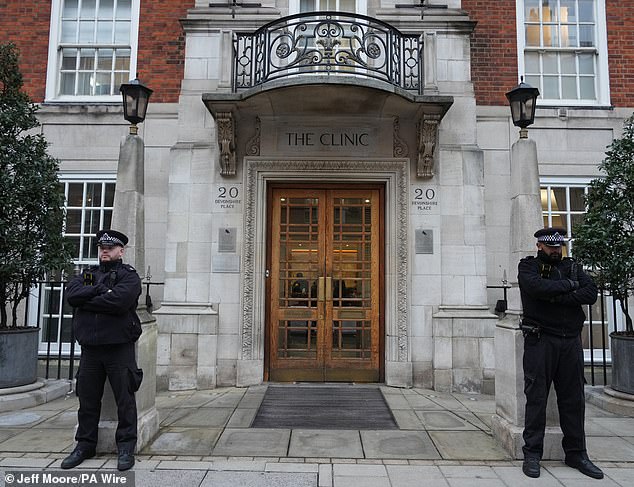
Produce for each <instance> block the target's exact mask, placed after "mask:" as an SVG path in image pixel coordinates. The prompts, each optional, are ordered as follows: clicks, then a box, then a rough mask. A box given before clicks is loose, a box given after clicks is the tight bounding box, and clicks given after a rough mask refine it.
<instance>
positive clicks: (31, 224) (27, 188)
mask: <svg viewBox="0 0 634 487" xmlns="http://www.w3.org/2000/svg"><path fill="white" fill-rule="evenodd" d="M18 61H19V55H18V51H17V48H16V47H15V45H14V44H12V43H8V44H0V329H3V328H12V327H17V326H18V325H21V324H22V323H19V322H18V305H19V304H20V302H21V301H22V300H24V299H25V298H26V297H27V296H28V295H29V291H30V289H31V288H32V286H33V285H34V284H35V283H36V282H37V281H38V280H39V279H42V278H43V277H44V276H45V274H46V272H47V271H53V270H59V269H62V268H64V267H66V266H67V265H69V264H70V253H69V251H68V247H67V244H66V242H65V240H64V238H63V236H62V225H63V219H64V210H63V203H64V194H63V192H62V189H61V186H60V184H59V180H58V178H57V169H58V164H57V161H56V160H55V159H53V158H52V157H50V156H49V155H48V154H47V143H46V140H45V139H44V136H43V135H42V134H40V133H37V132H36V131H34V129H36V128H37V127H39V125H40V124H39V122H38V120H37V118H36V116H35V112H36V111H37V107H36V106H35V104H33V103H32V102H31V100H30V99H29V97H28V95H27V94H26V93H25V92H23V91H22V85H23V82H22V75H21V73H20V70H19V64H18ZM9 315H10V319H9Z"/></svg>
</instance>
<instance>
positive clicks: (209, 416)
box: [163, 407, 233, 428]
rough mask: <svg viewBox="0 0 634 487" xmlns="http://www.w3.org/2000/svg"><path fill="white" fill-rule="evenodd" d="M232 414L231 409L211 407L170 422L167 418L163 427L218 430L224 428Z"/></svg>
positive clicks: (193, 411)
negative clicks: (198, 427)
mask: <svg viewBox="0 0 634 487" xmlns="http://www.w3.org/2000/svg"><path fill="white" fill-rule="evenodd" d="M232 413H233V408H224V407H213V408H207V407H204V408H199V409H194V410H189V414H186V415H184V416H181V417H180V418H177V419H174V420H172V418H168V419H167V420H166V421H165V422H164V423H163V424H164V425H165V426H180V427H192V426H200V427H205V428H218V427H222V426H224V425H225V424H226V423H227V421H228V420H229V417H230V416H231V414H232Z"/></svg>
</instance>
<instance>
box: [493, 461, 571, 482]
mask: <svg viewBox="0 0 634 487" xmlns="http://www.w3.org/2000/svg"><path fill="white" fill-rule="evenodd" d="M492 468H493V471H494V472H495V474H496V475H497V476H498V477H499V478H500V479H501V480H502V481H503V482H504V483H505V484H506V485H508V486H510V487H531V486H533V487H535V485H536V484H539V487H561V483H560V482H559V481H558V480H557V479H556V478H555V477H553V476H552V475H551V473H550V471H549V470H548V468H544V467H543V466H542V469H541V474H540V476H539V480H537V479H532V478H530V477H527V476H526V475H524V472H522V467H521V466H519V465H518V466H516V467H510V466H509V467H492Z"/></svg>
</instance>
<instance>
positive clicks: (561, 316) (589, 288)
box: [518, 257, 597, 336]
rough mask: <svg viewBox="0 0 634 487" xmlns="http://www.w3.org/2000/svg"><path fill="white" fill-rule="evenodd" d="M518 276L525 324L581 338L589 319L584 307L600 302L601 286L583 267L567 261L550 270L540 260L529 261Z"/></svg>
mask: <svg viewBox="0 0 634 487" xmlns="http://www.w3.org/2000/svg"><path fill="white" fill-rule="evenodd" d="M573 266H574V267H576V270H573ZM518 272H519V275H518V281H519V285H520V293H521V296H522V307H523V308H524V321H526V322H527V323H530V324H536V325H539V326H540V327H541V328H542V330H543V331H545V332H546V333H551V334H554V335H560V336H574V335H578V334H579V333H580V332H581V329H582V328H583V322H584V321H585V319H586V315H585V313H584V312H583V305H588V304H594V303H595V302H596V300H597V286H596V285H595V284H594V282H593V281H592V278H591V277H590V276H588V275H587V274H586V273H585V272H583V269H582V268H581V265H579V264H577V263H576V262H575V261H574V260H573V259H571V258H564V259H562V260H561V262H559V263H558V264H554V265H550V266H549V265H548V264H545V263H544V262H542V261H541V259H539V258H538V257H526V258H524V259H522V260H521V261H520V263H519V266H518Z"/></svg>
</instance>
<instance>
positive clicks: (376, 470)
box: [332, 464, 387, 477]
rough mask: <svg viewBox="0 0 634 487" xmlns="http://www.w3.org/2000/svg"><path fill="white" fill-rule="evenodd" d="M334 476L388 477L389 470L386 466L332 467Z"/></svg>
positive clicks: (342, 465) (357, 465)
mask: <svg viewBox="0 0 634 487" xmlns="http://www.w3.org/2000/svg"><path fill="white" fill-rule="evenodd" d="M332 473H333V475H338V476H342V477H358V476H360V475H363V476H364V477H387V469H386V468H385V465H376V464H373V465H359V464H356V465H345V464H341V465H334V466H333V467H332Z"/></svg>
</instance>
